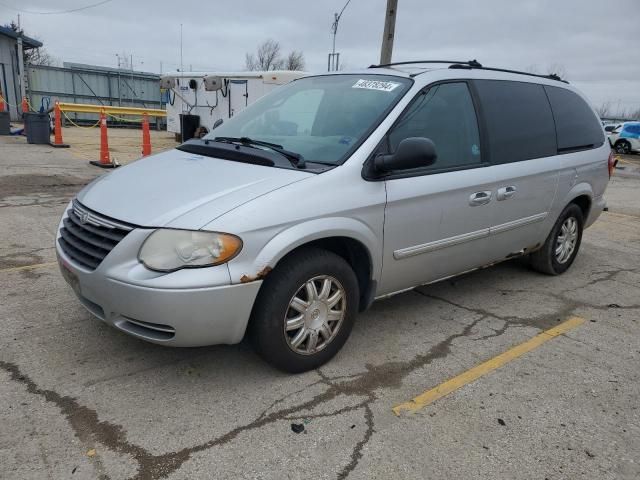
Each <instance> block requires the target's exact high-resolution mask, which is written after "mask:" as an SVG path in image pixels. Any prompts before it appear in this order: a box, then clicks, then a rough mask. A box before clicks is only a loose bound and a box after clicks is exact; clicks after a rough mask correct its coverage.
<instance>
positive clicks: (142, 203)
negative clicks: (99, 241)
mask: <svg viewBox="0 0 640 480" xmlns="http://www.w3.org/2000/svg"><path fill="white" fill-rule="evenodd" d="M313 175H314V174H312V173H308V172H304V171H300V170H289V169H283V168H275V167H265V166H261V165H252V164H247V163H240V162H234V161H230V160H223V159H219V158H212V157H206V156H202V155H196V154H193V153H187V152H182V151H180V150H170V151H168V152H164V153H160V154H158V155H153V156H151V157H147V158H144V159H142V160H138V161H136V162H134V163H132V164H130V165H127V166H126V167H122V168H119V169H117V170H114V171H113V172H111V173H109V174H107V175H103V176H101V177H99V178H97V179H96V180H95V181H93V182H92V183H90V184H89V185H87V186H86V187H85V188H84V189H83V190H82V191H81V192H80V193H79V194H78V200H79V201H80V203H82V204H83V205H85V206H86V207H88V208H90V209H91V210H94V211H96V212H98V213H101V214H103V215H106V216H108V217H111V218H113V219H116V220H120V221H123V222H127V223H132V224H134V225H138V226H141V227H170V228H186V229H198V228H201V227H203V226H204V225H206V224H207V223H209V222H211V221H212V220H214V219H216V218H217V217H219V216H220V215H223V214H225V213H227V212H228V211H230V210H232V209H234V208H236V207H238V206H239V205H242V204H244V203H246V202H249V201H251V200H253V199H254V198H257V197H259V196H261V195H264V194H266V193H268V192H271V191H273V190H276V189H278V188H282V187H284V186H285V185H289V184H291V183H294V182H297V181H300V180H303V179H305V178H308V177H310V176H313Z"/></svg>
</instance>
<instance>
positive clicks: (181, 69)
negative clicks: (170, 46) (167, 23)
mask: <svg viewBox="0 0 640 480" xmlns="http://www.w3.org/2000/svg"><path fill="white" fill-rule="evenodd" d="M183 70H184V69H183V68H182V24H180V71H181V72H182V71H183Z"/></svg>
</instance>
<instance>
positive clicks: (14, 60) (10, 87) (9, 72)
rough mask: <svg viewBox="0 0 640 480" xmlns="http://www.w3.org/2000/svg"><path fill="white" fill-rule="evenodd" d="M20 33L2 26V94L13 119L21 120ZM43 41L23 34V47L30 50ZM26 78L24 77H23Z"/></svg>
mask: <svg viewBox="0 0 640 480" xmlns="http://www.w3.org/2000/svg"><path fill="white" fill-rule="evenodd" d="M19 37H20V34H19V33H18V32H15V31H14V30H12V29H10V28H7V27H0V94H1V95H2V96H3V97H4V98H5V100H6V102H7V104H8V106H9V112H10V116H11V120H19V118H20V113H21V112H20V109H19V105H20V102H21V100H22V98H21V95H20V72H19V68H20V67H19V65H20V61H19V58H18V38H19ZM41 46H42V42H39V41H38V40H35V39H33V38H29V37H27V36H25V35H22V48H23V49H24V50H30V49H32V48H39V47H41ZM23 79H24V77H23Z"/></svg>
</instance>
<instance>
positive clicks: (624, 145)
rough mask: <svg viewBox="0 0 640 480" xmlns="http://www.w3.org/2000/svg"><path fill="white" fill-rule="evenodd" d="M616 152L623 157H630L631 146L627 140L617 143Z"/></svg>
mask: <svg viewBox="0 0 640 480" xmlns="http://www.w3.org/2000/svg"><path fill="white" fill-rule="evenodd" d="M615 151H616V153H619V154H621V155H628V154H629V153H631V144H630V143H629V142H627V141H626V140H618V141H617V142H616V146H615Z"/></svg>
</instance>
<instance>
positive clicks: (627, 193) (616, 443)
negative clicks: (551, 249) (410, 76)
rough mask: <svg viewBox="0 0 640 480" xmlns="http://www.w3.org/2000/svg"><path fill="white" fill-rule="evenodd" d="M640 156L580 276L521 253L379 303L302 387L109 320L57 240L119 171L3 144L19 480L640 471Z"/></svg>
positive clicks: (232, 355) (1, 293)
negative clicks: (87, 188)
mask: <svg viewBox="0 0 640 480" xmlns="http://www.w3.org/2000/svg"><path fill="white" fill-rule="evenodd" d="M625 158H626V157H625ZM636 158H640V157H638V156H629V159H628V161H629V162H630V165H624V166H625V167H626V168H625V169H623V170H619V171H618V172H616V176H614V179H613V180H612V182H611V183H610V186H609V189H608V192H607V199H608V202H609V208H610V211H609V212H607V213H604V214H603V215H602V216H601V218H600V219H599V220H598V222H596V224H595V225H594V226H593V227H591V228H590V229H588V230H587V231H586V232H585V234H584V238H583V243H582V247H581V251H580V253H579V255H578V257H577V259H576V262H575V263H574V265H573V266H572V268H571V269H570V270H569V271H568V272H567V273H566V274H565V275H562V276H559V277H548V276H545V275H541V274H538V273H535V272H533V271H531V270H529V269H528V267H527V266H526V265H525V263H524V262H522V261H520V260H516V261H511V262H506V263H503V264H500V265H498V266H495V267H492V268H488V269H485V270H481V271H478V272H475V273H472V274H468V275H465V276H463V277H459V278H456V279H452V280H449V281H446V282H442V283H440V284H436V285H431V286H425V287H420V288H418V289H416V290H414V291H412V292H408V293H404V294H401V295H397V296H395V297H392V298H390V299H388V300H383V301H379V302H376V303H375V304H374V305H373V307H372V308H371V309H370V310H369V311H367V312H366V313H364V314H362V315H360V317H359V318H358V320H357V324H356V326H355V328H354V331H353V333H352V335H351V338H350V339H349V341H348V342H347V344H346V345H345V347H344V348H343V350H342V351H341V352H340V353H339V354H338V356H337V357H336V358H335V359H334V360H333V361H331V362H330V363H329V364H327V365H325V366H323V367H322V368H321V369H319V370H317V371H313V372H308V373H305V374H302V375H294V376H292V375H287V374H284V373H281V372H278V371H276V370H274V369H273V368H271V367H269V366H268V365H266V364H265V363H263V362H262V361H261V360H260V359H259V358H258V357H257V356H256V355H255V354H254V353H253V352H252V350H251V348H250V347H249V345H248V344H247V343H246V342H244V343H241V344H239V345H235V346H219V347H207V348H193V349H170V348H164V347H161V346H157V345H151V344H148V343H145V342H142V341H139V340H136V339H134V338H131V337H128V336H126V335H124V334H123V333H121V332H118V331H116V330H114V329H112V328H109V327H108V326H106V325H104V324H103V323H101V322H100V321H98V320H96V319H94V318H92V317H91V315H90V314H89V313H87V312H86V311H85V310H84V309H83V307H82V306H81V305H80V304H79V302H78V301H77V300H76V298H75V297H74V295H73V293H72V291H71V289H70V288H69V287H68V286H67V285H66V284H65V283H64V281H63V280H62V277H61V276H60V273H59V272H58V269H57V266H56V264H55V250H54V248H53V244H54V238H55V230H56V227H57V223H58V220H59V217H60V215H61V214H62V211H63V209H64V207H65V205H66V203H67V202H68V201H69V199H70V198H71V197H72V196H73V195H74V194H75V192H77V191H78V190H79V189H80V188H81V187H82V185H84V184H86V183H87V182H88V181H90V180H91V179H92V178H94V177H95V176H96V175H99V174H105V172H104V171H102V170H99V169H96V168H95V167H91V166H89V165H88V163H87V162H86V161H85V160H82V159H80V158H78V157H77V156H74V155H73V154H72V153H71V152H69V151H66V150H59V149H53V148H50V147H48V146H33V145H26V144H25V142H24V140H22V139H16V138H4V137H0V226H1V228H0V327H1V329H2V330H1V331H2V335H1V336H0V399H1V401H0V478H2V479H42V478H52V479H63V478H64V479H67V478H73V479H75V478H79V479H95V478H99V479H107V478H108V479H126V478H136V479H156V478H168V479H185V478H189V479H199V478H203V479H205V478H206V479H212V478H215V479H218V478H220V479H236V478H238V479H240V478H243V479H244V478H247V479H249V478H251V479H274V480H275V479H278V480H280V479H285V478H286V479H344V478H349V479H390V478H393V479H395V478H398V479H426V478H430V479H439V478H465V479H467V478H470V479H471V478H474V479H475V478H478V479H488V478H491V479H514V478H526V479H541V480H542V479H575V478H584V479H594V480H595V479H597V480H603V479H637V478H640V455H639V453H638V452H640V410H639V407H640V402H639V401H638V398H639V394H640V383H639V381H640V323H639V320H640V195H639V194H638V191H639V190H640V175H635V174H634V171H635V168H636V167H635V166H634V162H636V163H637V160H636ZM620 166H623V165H622V164H620ZM639 167H640V164H639ZM625 170H626V171H625ZM572 319H573V320H572ZM575 319H578V320H575ZM566 322H569V323H566ZM559 326H562V327H559ZM558 327H559V328H561V329H564V328H566V330H562V332H561V333H558V334H557V335H555V334H553V332H554V330H553V329H554V328H558ZM543 332H547V333H543ZM548 332H551V333H548ZM556 333H557V331H556ZM541 334H542V341H536V340H532V339H535V338H537V337H538V336H540V335H541ZM547 337H548V338H547ZM532 341H533V342H534V344H532V343H527V342H532ZM538 343H539V344H538ZM522 345H528V346H532V345H533V346H532V348H531V349H530V350H526V349H524V351H523V347H521V346H522ZM518 349H519V350H518ZM478 366H481V367H482V368H480V369H479V370H478V369H477V368H478ZM474 368H476V370H473V369H474ZM469 372H471V373H469ZM454 387H455V388H454ZM438 389H440V390H438ZM449 390H451V391H450V392H449ZM434 391H435V392H436V393H437V392H438V391H440V392H444V393H443V394H442V395H441V396H440V397H438V398H436V399H435V400H433V401H425V402H423V403H420V402H418V403H415V402H413V403H411V402H412V399H420V398H422V399H425V398H433V397H430V395H432V393H433V392H434ZM425 392H427V394H426V396H423V397H421V395H422V394H425ZM429 392H431V393H429ZM436 397H437V395H436ZM407 402H409V403H410V404H411V405H417V407H416V408H415V409H414V410H412V411H411V412H408V411H400V412H399V415H398V414H396V412H394V410H393V409H394V407H397V406H398V405H403V404H406V403H407Z"/></svg>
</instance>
